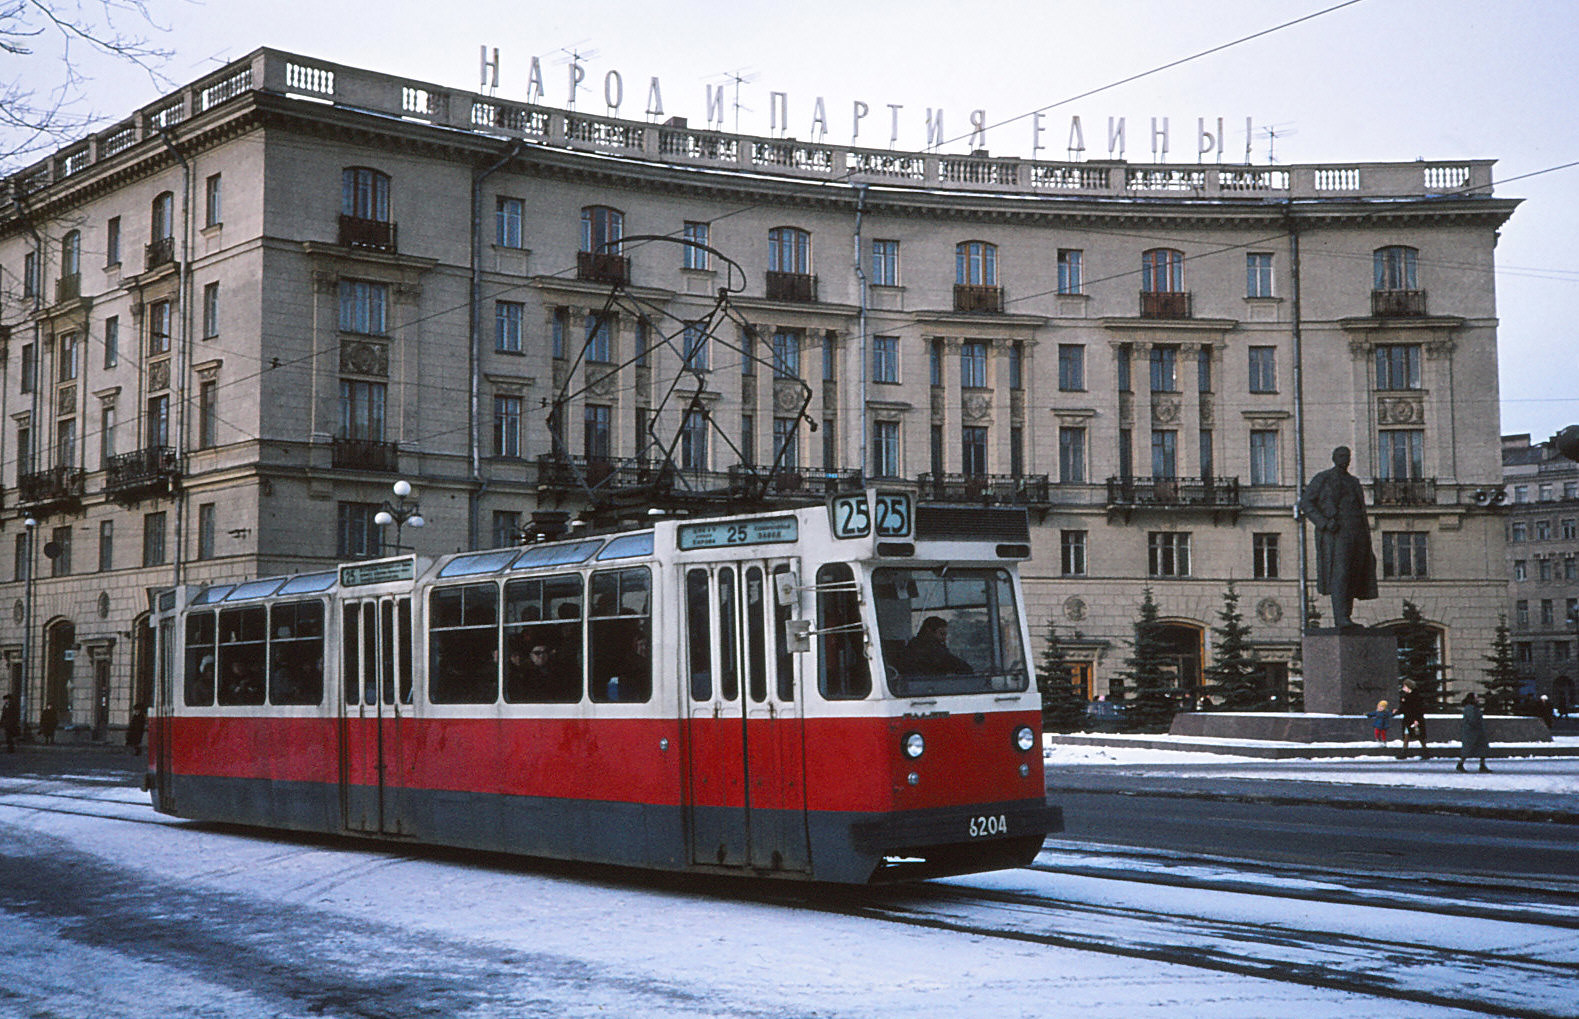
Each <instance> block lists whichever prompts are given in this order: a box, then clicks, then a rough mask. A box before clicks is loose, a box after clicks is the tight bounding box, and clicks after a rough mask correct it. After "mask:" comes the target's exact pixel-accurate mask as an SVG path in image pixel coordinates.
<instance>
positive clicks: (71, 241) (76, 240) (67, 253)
mask: <svg viewBox="0 0 1579 1019" xmlns="http://www.w3.org/2000/svg"><path fill="white" fill-rule="evenodd" d="M81 271H82V233H81V232H80V231H77V230H73V231H71V232H70V233H68V234H67V235H66V236H64V237H62V238H61V239H60V275H61V276H62V277H63V278H65V277H71V276H75V275H77V273H79V272H81Z"/></svg>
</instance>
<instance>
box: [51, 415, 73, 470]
mask: <svg viewBox="0 0 1579 1019" xmlns="http://www.w3.org/2000/svg"><path fill="white" fill-rule="evenodd" d="M55 463H56V464H58V465H59V466H60V467H61V468H63V469H65V470H71V469H72V468H73V467H75V466H76V465H77V419H76V418H62V419H61V420H59V421H57V422H56V423H55Z"/></svg>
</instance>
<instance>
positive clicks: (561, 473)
mask: <svg viewBox="0 0 1579 1019" xmlns="http://www.w3.org/2000/svg"><path fill="white" fill-rule="evenodd" d="M859 485H860V472H859V471H856V470H843V469H834V470H828V469H822V468H810V467H801V468H780V469H779V470H778V471H777V472H776V473H772V474H771V476H770V468H768V467H766V466H762V465H746V464H736V465H735V466H733V467H730V468H729V469H728V470H727V471H712V470H699V469H690V470H687V469H681V468H677V467H675V466H673V465H672V464H667V463H665V462H664V461H661V460H621V459H604V458H592V457H584V456H568V455H565V454H553V453H545V454H543V455H541V456H539V457H538V458H537V492H538V496H539V497H540V498H556V499H564V498H576V497H586V496H588V495H589V494H590V496H591V498H592V500H593V502H594V503H596V504H601V505H602V506H605V507H610V508H614V509H616V510H618V508H619V507H626V508H627V509H636V510H640V511H641V512H645V511H646V508H647V507H650V506H652V505H653V503H654V502H655V501H658V500H660V499H661V500H663V501H665V502H669V503H695V504H699V505H700V504H709V503H712V504H719V503H741V502H746V503H758V502H766V503H769V504H775V503H777V504H784V505H804V504H806V503H808V502H813V503H814V502H820V501H821V500H823V499H825V498H827V497H828V496H829V495H830V494H832V493H835V492H844V491H849V490H851V489H854V488H857V487H859Z"/></svg>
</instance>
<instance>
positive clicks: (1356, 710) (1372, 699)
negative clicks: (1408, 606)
mask: <svg viewBox="0 0 1579 1019" xmlns="http://www.w3.org/2000/svg"><path fill="white" fill-rule="evenodd" d="M1304 660H1305V710H1306V711H1308V712H1310V713H1312V714H1319V715H1363V714H1364V713H1365V712H1367V711H1374V710H1376V702H1377V701H1379V700H1384V699H1385V700H1386V701H1387V702H1388V703H1389V704H1391V705H1392V707H1393V709H1394V710H1397V708H1398V704H1397V703H1396V702H1397V700H1398V638H1396V637H1394V636H1393V635H1392V634H1391V633H1388V632H1386V631H1383V630H1333V629H1321V630H1307V631H1306V632H1305V640H1304Z"/></svg>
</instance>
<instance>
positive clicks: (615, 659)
mask: <svg viewBox="0 0 1579 1019" xmlns="http://www.w3.org/2000/svg"><path fill="white" fill-rule="evenodd" d="M651 592H652V578H651V575H650V574H649V573H648V572H647V568H646V567H644V566H643V567H638V568H636V569H630V570H601V571H599V572H597V573H594V574H593V575H592V610H591V612H590V613H589V615H588V617H587V625H588V628H589V639H588V641H587V648H588V654H590V655H591V658H592V690H591V693H592V699H593V700H594V701H597V702H599V703H606V702H612V701H619V702H622V703H646V702H647V701H649V700H651V699H652V597H651Z"/></svg>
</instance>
